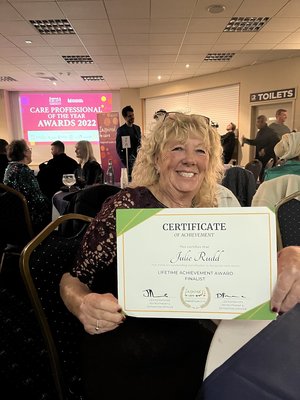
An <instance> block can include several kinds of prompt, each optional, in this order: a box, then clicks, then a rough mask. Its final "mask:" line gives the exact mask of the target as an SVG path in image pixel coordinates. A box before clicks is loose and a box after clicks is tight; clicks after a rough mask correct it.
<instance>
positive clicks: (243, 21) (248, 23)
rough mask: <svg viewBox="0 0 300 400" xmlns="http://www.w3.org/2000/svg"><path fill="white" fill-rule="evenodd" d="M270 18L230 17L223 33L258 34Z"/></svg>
mask: <svg viewBox="0 0 300 400" xmlns="http://www.w3.org/2000/svg"><path fill="white" fill-rule="evenodd" d="M269 19H270V17H232V18H231V19H230V21H229V22H228V24H227V25H226V26H225V28H224V31H223V32H258V31H260V30H261V28H262V27H263V26H265V24H266V23H267V22H268V21H269Z"/></svg>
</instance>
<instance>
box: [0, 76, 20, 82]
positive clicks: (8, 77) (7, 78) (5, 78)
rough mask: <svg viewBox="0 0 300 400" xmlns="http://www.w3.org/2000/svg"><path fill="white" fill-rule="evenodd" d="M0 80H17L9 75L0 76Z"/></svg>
mask: <svg viewBox="0 0 300 400" xmlns="http://www.w3.org/2000/svg"><path fill="white" fill-rule="evenodd" d="M0 82H17V80H16V79H14V78H12V77H11V76H0Z"/></svg>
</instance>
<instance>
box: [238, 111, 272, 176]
mask: <svg viewBox="0 0 300 400" xmlns="http://www.w3.org/2000/svg"><path fill="white" fill-rule="evenodd" d="M256 127H257V129H258V132H257V134H256V138H255V139H248V138H245V137H244V135H242V136H241V141H242V146H243V145H244V144H245V143H246V144H249V145H250V146H256V152H255V158H256V159H257V160H260V161H261V163H262V169H261V171H260V174H259V179H260V182H262V181H263V179H264V173H265V167H266V164H267V163H268V161H269V160H270V159H273V160H275V159H276V156H275V153H274V146H275V145H276V143H278V142H279V138H278V136H277V135H276V134H275V132H274V131H273V130H272V129H271V128H270V127H269V126H268V124H267V117H266V116H265V115H259V116H258V117H257V120H256Z"/></svg>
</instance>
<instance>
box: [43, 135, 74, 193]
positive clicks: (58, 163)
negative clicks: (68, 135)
mask: <svg viewBox="0 0 300 400" xmlns="http://www.w3.org/2000/svg"><path fill="white" fill-rule="evenodd" d="M51 154H52V156H53V158H52V159H51V160H49V161H46V162H44V163H42V164H40V166H39V168H40V170H39V172H38V174H37V179H38V182H39V185H40V188H41V190H42V192H43V193H44V194H45V195H46V196H47V197H48V198H50V199H51V198H52V196H53V195H54V193H56V192H57V191H59V189H60V188H61V186H63V183H62V176H63V174H73V173H74V171H75V169H76V168H78V164H77V162H76V161H75V160H74V159H73V158H71V157H69V156H67V155H66V153H65V145H64V144H63V142H61V141H60V140H56V141H55V142H53V143H51Z"/></svg>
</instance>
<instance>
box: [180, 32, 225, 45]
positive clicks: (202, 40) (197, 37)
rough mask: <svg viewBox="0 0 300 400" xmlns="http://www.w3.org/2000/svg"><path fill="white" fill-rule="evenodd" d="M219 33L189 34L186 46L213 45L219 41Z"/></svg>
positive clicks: (186, 37) (186, 38)
mask: <svg viewBox="0 0 300 400" xmlns="http://www.w3.org/2000/svg"><path fill="white" fill-rule="evenodd" d="M219 36H220V34H219V33H187V34H186V36H185V38H184V44H189V45H190V44H192V45H193V44H212V43H215V42H216V40H218V38H219Z"/></svg>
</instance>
